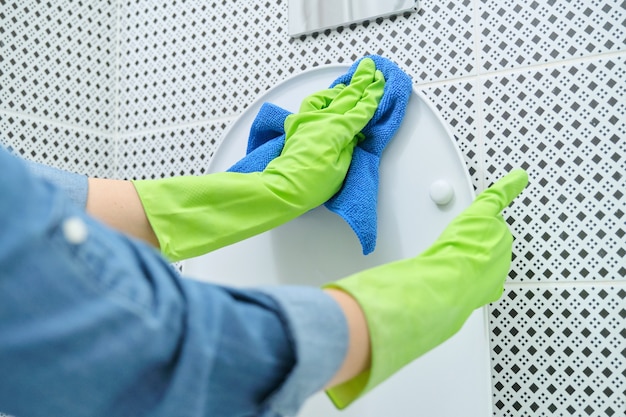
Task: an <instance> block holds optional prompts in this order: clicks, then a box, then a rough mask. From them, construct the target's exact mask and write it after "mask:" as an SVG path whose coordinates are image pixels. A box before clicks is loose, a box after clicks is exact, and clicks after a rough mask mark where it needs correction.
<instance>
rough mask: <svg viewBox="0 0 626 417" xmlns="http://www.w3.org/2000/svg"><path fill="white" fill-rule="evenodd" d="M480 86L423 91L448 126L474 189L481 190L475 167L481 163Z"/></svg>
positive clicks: (450, 85)
mask: <svg viewBox="0 0 626 417" xmlns="http://www.w3.org/2000/svg"><path fill="white" fill-rule="evenodd" d="M478 89H479V85H478V82H476V81H471V82H463V83H446V84H442V85H438V86H436V87H425V88H423V89H420V91H421V93H422V94H423V95H424V96H425V97H426V99H428V100H429V101H430V102H431V103H432V104H433V105H434V106H435V108H436V111H437V112H438V113H439V114H440V116H441V118H442V119H443V120H444V122H445V123H446V124H447V126H448V128H449V129H450V131H451V133H452V135H454V138H455V139H456V144H457V146H458V148H459V150H460V151H461V154H462V155H463V158H464V160H465V164H466V165H467V172H468V173H469V175H470V176H471V177H472V181H473V183H474V189H482V175H481V174H482V173H481V172H480V171H479V170H477V169H476V167H478V166H480V165H481V164H482V159H483V157H482V155H481V150H482V148H483V146H482V138H481V135H480V133H479V130H478V129H479V126H480V120H479V114H478V112H479V103H478V102H477V100H478Z"/></svg>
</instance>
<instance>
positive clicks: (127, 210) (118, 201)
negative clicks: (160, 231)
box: [86, 178, 159, 248]
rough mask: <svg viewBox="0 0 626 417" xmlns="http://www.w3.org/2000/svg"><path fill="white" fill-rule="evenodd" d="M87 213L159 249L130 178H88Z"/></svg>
mask: <svg viewBox="0 0 626 417" xmlns="http://www.w3.org/2000/svg"><path fill="white" fill-rule="evenodd" d="M88 184H89V191H88V194H87V206H86V210H87V213H89V214H90V215H92V216H93V217H95V218H96V219H98V220H100V221H102V222H103V223H105V224H107V225H108V226H110V227H112V228H114V229H117V230H118V231H121V232H123V233H125V234H127V235H129V236H132V237H135V238H137V239H141V240H143V241H145V242H147V243H149V244H150V245H152V246H154V247H156V248H159V241H158V240H157V238H156V235H155V234H154V231H153V230H152V226H151V225H150V222H149V221H148V218H147V217H146V213H145V211H144V208H143V205H142V204H141V200H140V199H139V195H138V194H137V191H136V190H135V187H134V186H133V183H132V182H131V181H125V180H112V179H102V178H89V180H88Z"/></svg>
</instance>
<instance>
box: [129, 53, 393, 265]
mask: <svg viewBox="0 0 626 417" xmlns="http://www.w3.org/2000/svg"><path fill="white" fill-rule="evenodd" d="M384 88H385V79H384V77H383V74H382V73H381V72H380V71H378V70H376V66H375V63H374V61H373V60H371V59H369V58H365V59H363V60H362V61H361V63H360V64H359V66H358V68H357V70H356V71H355V73H354V74H353V76H352V79H351V81H350V85H347V86H344V85H337V86H336V87H334V88H332V89H326V90H323V91H320V92H318V93H315V94H313V95H311V96H309V97H307V98H306V99H304V101H303V103H302V105H301V109H300V112H299V113H296V114H293V115H290V116H289V117H287V119H286V120H285V146H284V148H283V151H282V153H281V155H279V156H278V157H277V158H275V159H274V160H272V161H271V162H270V163H269V164H268V165H267V167H266V168H265V170H264V171H262V172H253V173H247V174H242V173H234V172H220V173H216V174H209V175H204V176H185V177H174V178H166V179H162V180H147V181H134V185H135V189H136V190H137V193H138V195H139V198H140V200H141V204H142V206H143V208H144V210H145V213H146V216H147V219H148V221H149V223H150V225H151V228H152V230H153V231H154V235H155V236H156V238H157V240H158V243H159V247H160V248H161V251H162V252H163V254H165V255H166V256H167V257H169V258H170V259H171V260H181V259H185V258H190V257H194V256H199V255H202V254H205V253H207V252H210V251H212V250H215V249H218V248H221V247H223V246H226V245H229V244H232V243H235V242H238V241H241V240H243V239H246V238H249V237H252V236H254V235H257V234H259V233H263V232H265V231H267V230H270V229H272V228H274V227H276V226H279V225H281V224H283V223H286V222H288V221H289V220H292V219H294V218H296V217H298V216H300V215H301V214H303V213H305V212H307V211H309V210H311V209H313V208H315V207H317V206H319V205H321V204H323V203H324V202H326V201H327V200H328V199H329V198H330V197H332V196H333V195H334V194H335V193H336V192H337V191H338V190H339V189H340V188H341V184H342V183H343V181H344V179H345V176H346V174H347V172H348V168H349V167H350V162H351V160H352V152H353V151H354V147H355V145H356V143H357V141H358V139H359V137H360V133H359V132H360V131H361V129H363V128H364V127H365V125H366V124H367V123H368V122H369V121H370V119H371V118H372V116H373V115H374V113H375V111H376V109H377V108H378V103H379V101H380V99H381V97H382V95H383V91H384Z"/></svg>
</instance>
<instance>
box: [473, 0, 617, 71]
mask: <svg viewBox="0 0 626 417" xmlns="http://www.w3.org/2000/svg"><path fill="white" fill-rule="evenodd" d="M478 13H479V15H480V20H479V22H478V28H479V35H480V42H481V44H480V50H479V53H480V70H481V71H495V70H499V69H504V68H516V67H521V66H527V65H533V64H542V63H547V62H553V61H557V60H563V59H567V58H577V57H582V56H589V55H592V54H599V53H603V52H610V51H623V50H624V49H625V47H626V28H625V26H624V19H626V4H625V3H624V2H623V1H622V0H610V1H600V0H588V1H531V2H519V1H515V0H504V1H502V0H479V2H478Z"/></svg>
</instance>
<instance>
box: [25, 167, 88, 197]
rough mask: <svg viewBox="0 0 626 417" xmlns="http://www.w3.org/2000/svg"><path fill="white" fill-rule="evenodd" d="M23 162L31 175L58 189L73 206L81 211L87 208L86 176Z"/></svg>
mask: <svg viewBox="0 0 626 417" xmlns="http://www.w3.org/2000/svg"><path fill="white" fill-rule="evenodd" d="M24 162H25V163H26V166H27V167H28V169H29V170H30V172H31V173H32V174H33V175H35V176H36V177H38V178H41V179H43V180H45V181H48V182H49V183H52V184H53V185H55V186H56V187H57V188H60V189H61V190H62V191H63V193H64V194H65V195H66V196H67V197H69V199H70V200H71V202H72V203H73V204H74V205H76V206H77V207H79V208H81V209H84V208H85V207H86V206H87V192H88V182H87V176H86V175H80V174H75V173H73V172H69V171H63V170H60V169H57V168H53V167H51V166H48V165H43V164H40V163H38V162H33V161H30V160H28V159H24Z"/></svg>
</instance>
